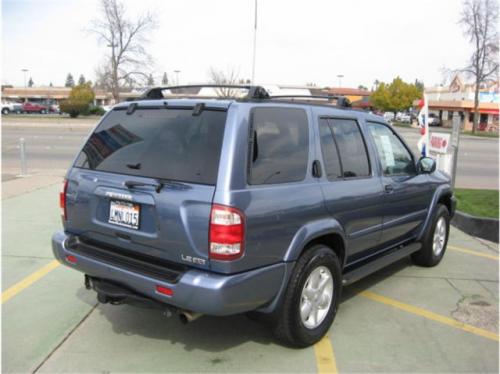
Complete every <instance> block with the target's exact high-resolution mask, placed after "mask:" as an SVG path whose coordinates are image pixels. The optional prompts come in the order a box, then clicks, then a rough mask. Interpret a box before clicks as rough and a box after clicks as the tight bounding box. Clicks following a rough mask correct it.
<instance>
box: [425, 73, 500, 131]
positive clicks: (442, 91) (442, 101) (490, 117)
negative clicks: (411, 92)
mask: <svg viewBox="0 0 500 374" xmlns="http://www.w3.org/2000/svg"><path fill="white" fill-rule="evenodd" d="M474 88H475V86H474V84H467V83H465V82H464V80H463V79H462V77H461V76H460V75H459V74H457V75H456V76H455V77H454V78H453V79H452V80H451V83H450V85H449V86H448V87H441V86H440V87H431V88H428V89H425V93H426V95H427V100H428V101H429V113H434V114H436V116H438V117H439V118H440V119H441V122H442V124H443V126H445V127H451V126H452V118H453V114H454V113H456V112H458V114H459V115H460V118H461V120H462V128H463V129H464V130H472V124H473V120H474ZM499 103H500V101H499V83H498V82H492V83H489V84H486V85H484V86H483V87H481V89H480V91H479V114H480V117H479V130H482V131H498V127H499V126H498V114H499V113H498V112H499V111H498V106H499Z"/></svg>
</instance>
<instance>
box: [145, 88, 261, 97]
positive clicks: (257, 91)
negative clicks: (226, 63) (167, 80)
mask: <svg viewBox="0 0 500 374" xmlns="http://www.w3.org/2000/svg"><path fill="white" fill-rule="evenodd" d="M193 88H195V89H196V88H199V89H202V88H216V89H217V88H219V89H224V88H225V89H229V90H230V89H246V90H248V93H247V95H246V96H244V97H243V99H248V100H250V99H269V94H268V93H267V91H266V89H265V88H264V87H261V86H252V85H233V84H199V85H198V84H196V85H186V86H164V87H153V88H150V89H149V90H147V91H146V92H144V93H143V94H142V95H141V97H140V99H141V100H155V99H164V98H165V97H164V96H163V91H165V90H170V91H175V90H177V91H187V92H181V93H180V94H185V95H189V94H193V92H189V91H190V90H191V89H193ZM229 93H230V91H228V95H227V96H226V95H221V96H222V97H227V98H230V97H232V96H231V95H229Z"/></svg>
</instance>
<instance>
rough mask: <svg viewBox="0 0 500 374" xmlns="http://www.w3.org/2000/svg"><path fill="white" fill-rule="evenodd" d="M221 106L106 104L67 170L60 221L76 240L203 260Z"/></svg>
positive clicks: (197, 261)
mask: <svg viewBox="0 0 500 374" xmlns="http://www.w3.org/2000/svg"><path fill="white" fill-rule="evenodd" d="M225 121H226V110H225V109H224V110H222V109H221V108H214V109H210V108H206V109H205V110H203V111H202V112H201V113H194V112H193V108H189V107H161V108H156V107H141V106H139V107H137V109H136V110H135V111H132V113H130V112H129V113H127V110H116V109H115V110H113V111H112V112H111V113H110V114H109V115H107V116H106V117H105V119H104V120H103V121H102V123H101V124H100V125H99V126H98V127H97V128H96V130H95V131H94V132H93V134H92V135H91V136H90V137H89V139H88V141H87V142H86V144H85V145H84V147H83V149H82V151H81V153H80V154H79V155H78V157H77V159H76V161H75V165H74V168H73V169H72V170H71V172H70V174H69V176H68V182H69V183H68V190H67V216H68V221H67V223H66V226H65V229H66V231H68V232H73V233H75V234H78V235H80V237H81V238H83V239H84V240H88V241H92V242H97V243H102V244H108V245H112V246H114V247H119V248H123V249H125V250H129V251H134V252H137V253H139V254H141V255H146V256H151V257H155V258H159V259H163V260H167V261H175V262H183V263H188V264H189V265H193V266H197V267H202V268H206V267H208V248H207V245H208V232H209V216H210V209H211V203H212V199H213V195H214V191H215V183H216V180H217V173H218V165H219V158H220V152H221V146H222V140H223V133H224V127H225Z"/></svg>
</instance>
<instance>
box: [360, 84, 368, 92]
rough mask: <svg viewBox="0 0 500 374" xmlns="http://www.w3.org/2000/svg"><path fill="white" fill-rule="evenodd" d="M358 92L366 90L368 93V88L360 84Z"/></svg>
mask: <svg viewBox="0 0 500 374" xmlns="http://www.w3.org/2000/svg"><path fill="white" fill-rule="evenodd" d="M358 90H365V91H368V87H366V86H363V85H362V84H360V85H359V86H358Z"/></svg>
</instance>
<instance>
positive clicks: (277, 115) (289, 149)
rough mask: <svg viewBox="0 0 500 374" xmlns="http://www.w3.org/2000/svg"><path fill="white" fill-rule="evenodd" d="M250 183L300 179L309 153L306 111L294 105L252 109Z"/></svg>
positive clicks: (302, 176)
mask: <svg viewBox="0 0 500 374" xmlns="http://www.w3.org/2000/svg"><path fill="white" fill-rule="evenodd" d="M251 130H252V134H250V136H251V147H250V154H251V158H250V161H249V162H250V167H249V179H248V181H249V184H270V183H285V182H295V181H300V180H303V179H304V178H305V175H306V169H307V159H308V154H309V128H308V122H307V116H306V112H305V111H304V110H302V109H294V108H286V109H285V108H256V109H254V110H253V111H252V127H251Z"/></svg>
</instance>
